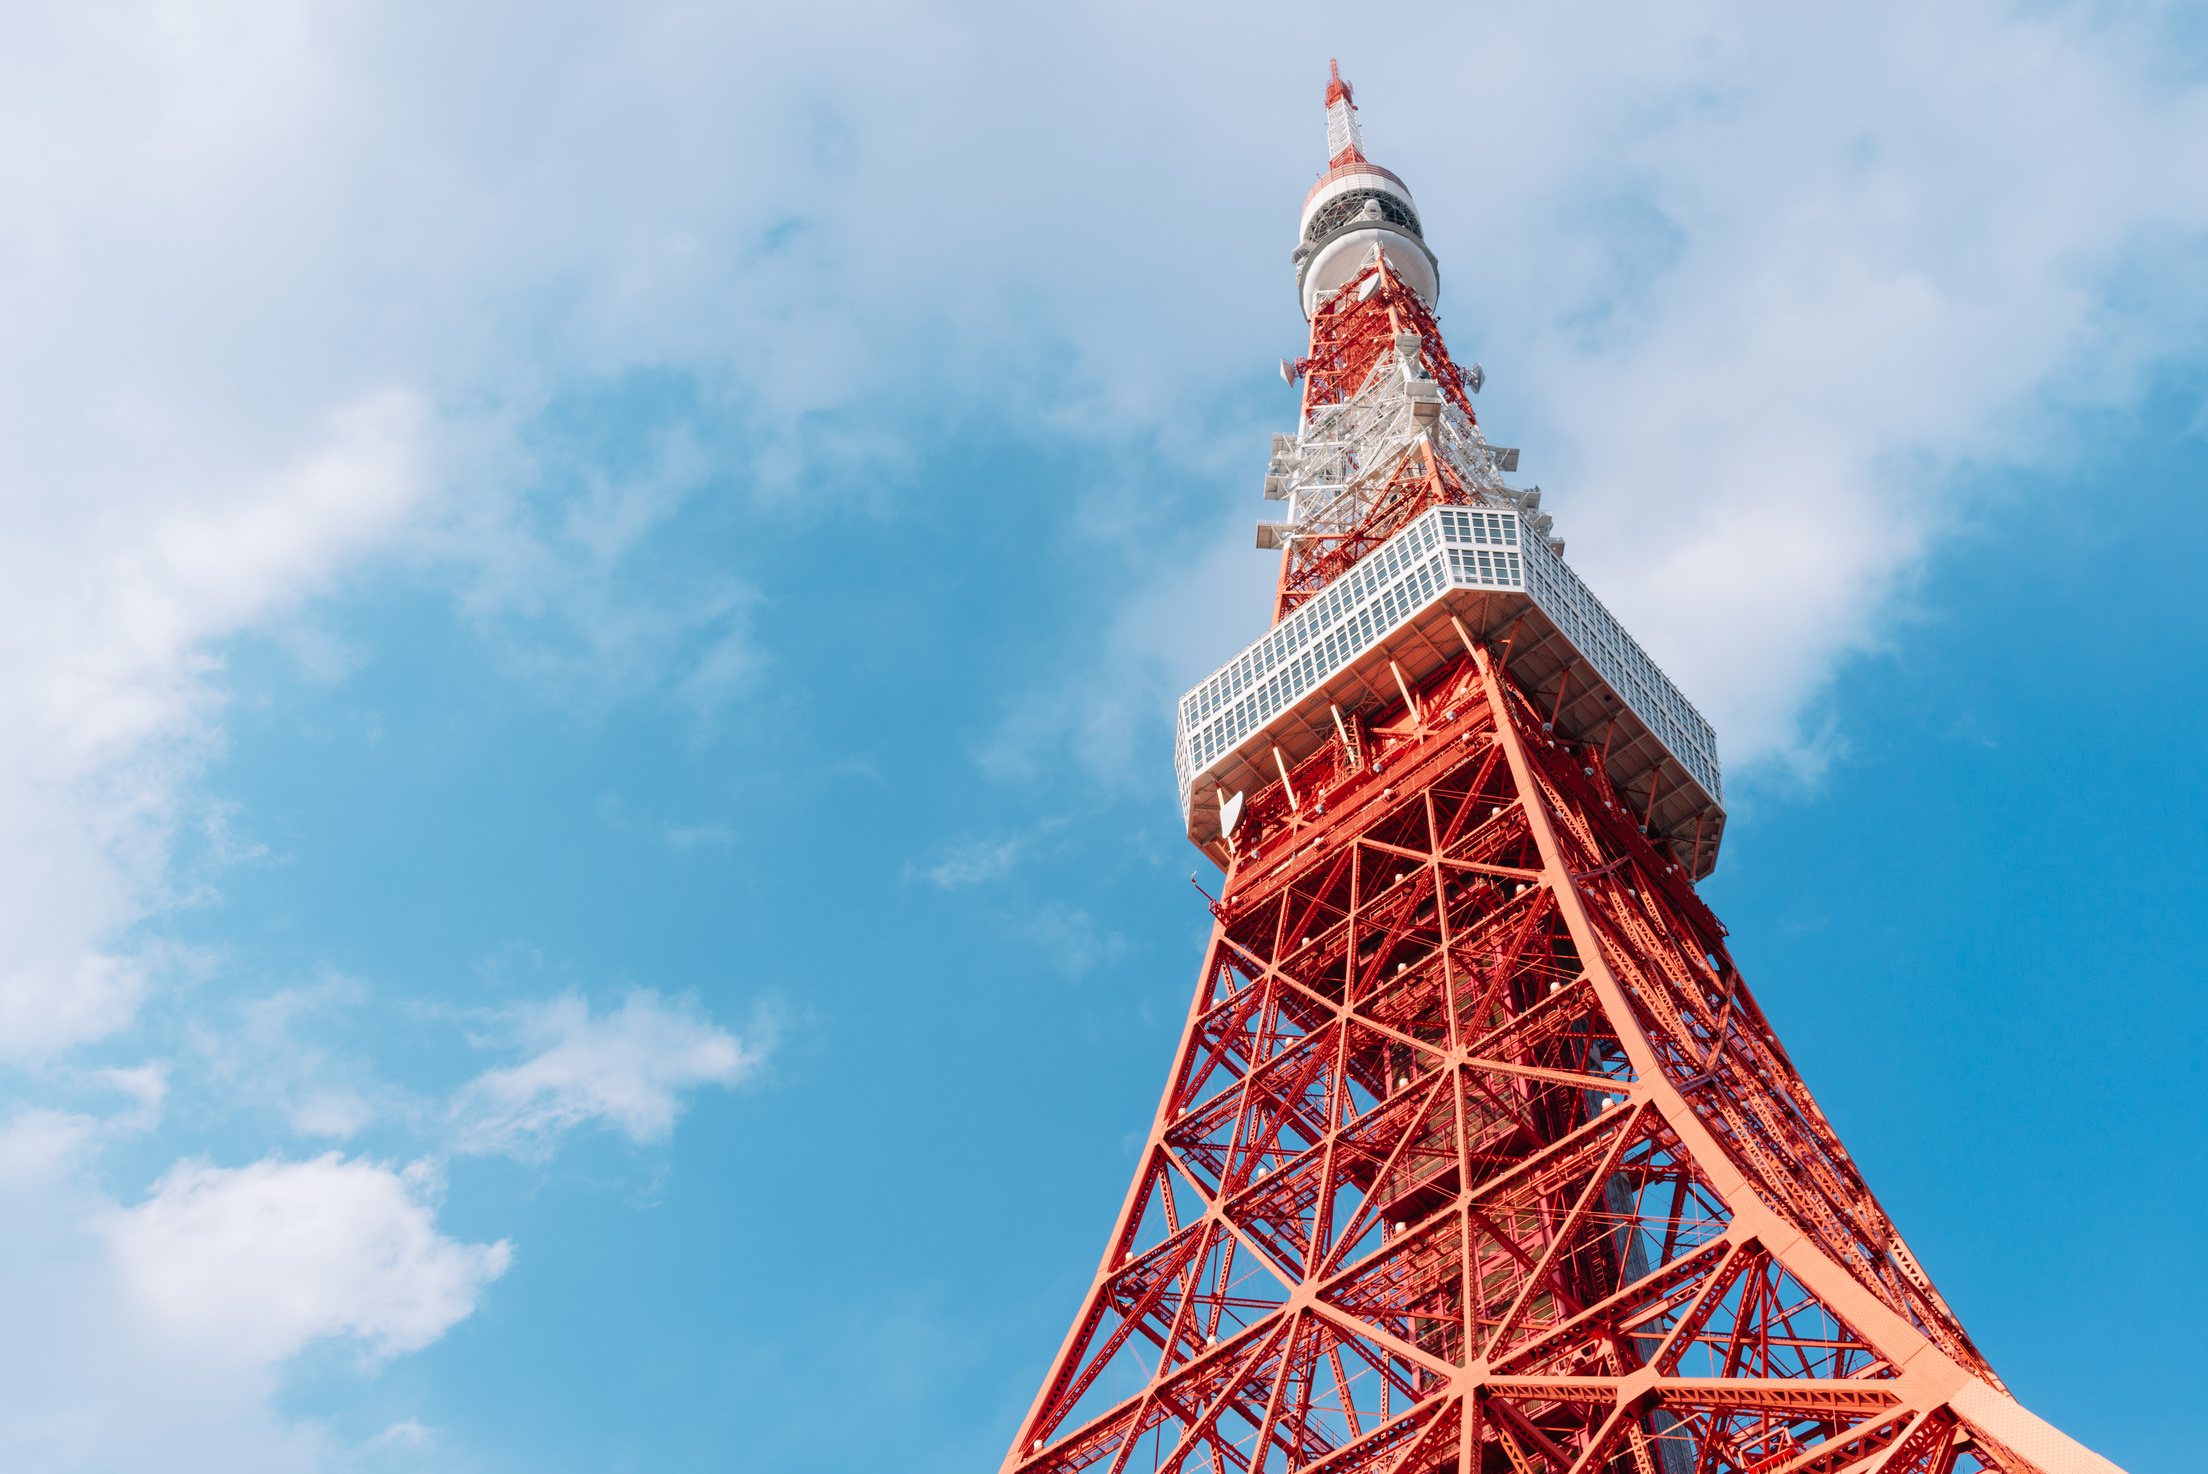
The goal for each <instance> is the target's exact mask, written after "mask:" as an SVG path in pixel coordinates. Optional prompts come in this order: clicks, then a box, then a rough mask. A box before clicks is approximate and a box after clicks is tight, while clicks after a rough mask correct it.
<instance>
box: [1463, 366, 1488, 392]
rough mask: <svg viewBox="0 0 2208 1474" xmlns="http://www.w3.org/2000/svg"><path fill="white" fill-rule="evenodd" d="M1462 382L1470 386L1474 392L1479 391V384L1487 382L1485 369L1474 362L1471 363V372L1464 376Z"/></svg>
mask: <svg viewBox="0 0 2208 1474" xmlns="http://www.w3.org/2000/svg"><path fill="white" fill-rule="evenodd" d="M1464 382H1465V383H1466V384H1468V385H1470V386H1471V389H1472V392H1473V393H1474V394H1477V393H1479V392H1480V385H1482V384H1484V383H1486V382H1487V370H1485V369H1483V368H1481V367H1480V366H1479V365H1478V364H1476V363H1475V364H1474V365H1472V372H1470V373H1469V374H1466V375H1465V376H1464Z"/></svg>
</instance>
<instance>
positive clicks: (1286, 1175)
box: [1003, 292, 2115, 1474]
mask: <svg viewBox="0 0 2208 1474" xmlns="http://www.w3.org/2000/svg"><path fill="white" fill-rule="evenodd" d="M1344 295H1345V296H1347V295H1349V294H1347V293H1345V294H1344ZM1406 297H1410V294H1409V293H1407V292H1399V293H1392V294H1386V295H1385V296H1383V295H1378V294H1376V295H1375V296H1374V297H1373V298H1371V299H1370V300H1369V301H1367V302H1365V303H1359V304H1355V305H1353V306H1352V307H1350V308H1347V309H1343V310H1341V311H1336V312H1322V313H1321V314H1319V319H1318V321H1316V322H1315V323H1314V324H1313V328H1312V354H1311V356H1310V358H1309V359H1308V360H1306V366H1307V368H1308V369H1309V371H1310V372H1311V374H1312V379H1311V388H1310V389H1309V390H1308V391H1307V403H1310V402H1312V401H1311V400H1310V399H1309V398H1308V395H1313V394H1325V395H1336V396H1339V395H1341V394H1343V393H1345V392H1349V391H1351V390H1354V388H1355V387H1356V385H1357V383H1359V382H1361V376H1362V373H1363V372H1364V370H1365V369H1366V368H1369V367H1370V365H1371V362H1372V360H1373V358H1374V357H1376V356H1377V355H1378V353H1379V352H1380V351H1382V348H1383V347H1384V346H1392V344H1390V343H1389V340H1392V337H1393V334H1394V333H1395V332H1398V331H1417V332H1419V333H1420V334H1421V335H1422V337H1424V338H1426V339H1427V340H1428V349H1427V354H1428V356H1427V362H1428V363H1429V364H1434V365H1442V364H1446V363H1447V359H1446V356H1445V355H1444V354H1443V353H1442V352H1441V351H1440V338H1439V332H1438V329H1437V328H1436V327H1435V325H1434V323H1433V320H1432V317H1431V315H1430V314H1427V313H1425V310H1424V308H1423V307H1417V310H1416V312H1415V313H1413V312H1412V310H1411V309H1412V308H1413V307H1416V302H1415V298H1412V299H1411V301H1410V302H1409V303H1406V302H1405V301H1404V300H1403V299H1404V298H1406ZM1435 377H1436V378H1440V377H1441V373H1440V372H1439V370H1438V368H1437V370H1436V373H1435ZM1444 382H1450V383H1451V392H1452V393H1453V394H1455V395H1457V396H1458V397H1459V398H1460V400H1461V392H1462V391H1461V388H1459V387H1457V386H1456V385H1455V384H1454V383H1453V382H1452V381H1447V380H1445V381H1444ZM1344 386H1347V387H1346V389H1345V387H1344ZM1413 454H1414V459H1416V458H1417V456H1416V452H1414V453H1413ZM1423 459H1424V461H1425V462H1427V463H1428V466H1429V470H1428V471H1421V472H1419V473H1417V474H1416V475H1412V473H1409V472H1406V473H1405V474H1406V475H1409V476H1411V479H1412V481H1413V482H1417V481H1418V480H1419V477H1421V476H1424V477H1426V478H1427V480H1426V482H1425V483H1423V484H1425V485H1426V490H1425V491H1424V492H1421V491H1419V490H1418V489H1417V487H1416V486H1415V485H1410V486H1409V489H1408V490H1407V491H1406V501H1405V505H1409V504H1410V503H1411V502H1414V501H1415V500H1416V498H1417V497H1418V496H1419V495H1429V494H1441V493H1439V492H1437V491H1435V489H1434V486H1433V484H1432V483H1431V478H1430V465H1431V463H1432V462H1434V461H1435V460H1437V459H1438V458H1436V457H1434V456H1433V455H1432V454H1431V453H1430V448H1429V450H1428V453H1427V454H1426V455H1425V456H1424V457H1423ZM1407 485H1409V483H1407ZM1414 514H1415V513H1411V512H1406V513H1404V514H1403V515H1405V516H1408V515H1414ZM1388 515H1389V517H1390V519H1391V520H1390V521H1389V522H1388V524H1387V525H1388V526H1390V527H1391V528H1392V526H1393V525H1396V523H1397V522H1399V521H1400V520H1401V519H1400V518H1396V517H1395V516H1394V514H1393V513H1390V514H1388ZM1384 535H1385V533H1377V534H1376V537H1375V539H1374V540H1376V539H1377V536H1384ZM1360 552H1361V548H1359V547H1357V546H1354V545H1351V546H1344V547H1340V548H1337V549H1335V550H1333V552H1332V553H1328V554H1322V555H1321V556H1320V558H1319V559H1314V560H1313V561H1312V562H1311V563H1310V564H1308V565H1306V571H1307V572H1308V574H1309V576H1310V577H1313V578H1318V577H1320V576H1321V575H1322V574H1323V575H1324V576H1327V577H1330V576H1332V575H1331V573H1328V572H1327V571H1326V565H1325V564H1324V563H1323V561H1322V560H1323V558H1324V557H1327V556H1333V555H1334V554H1339V555H1340V557H1341V558H1342V560H1343V561H1344V563H1345V565H1346V562H1348V561H1353V560H1354V559H1355V558H1356V557H1357V556H1359V555H1360ZM1336 571H1338V570H1336ZM1303 576H1304V575H1302V574H1299V575H1298V577H1299V578H1301V577H1303ZM1289 583H1290V580H1289V575H1288V573H1287V572H1286V571H1284V573H1283V583H1282V588H1283V597H1284V598H1285V597H1286V594H1287V590H1288V589H1289ZM1296 587H1297V590H1298V591H1299V592H1301V591H1303V589H1304V586H1303V585H1302V584H1301V583H1298V584H1297V585H1296ZM1497 653H1498V652H1493V651H1490V650H1488V649H1487V648H1486V647H1485V646H1484V645H1478V644H1469V645H1466V646H1465V647H1464V648H1463V649H1462V650H1461V652H1460V653H1458V654H1456V655H1455V656H1454V658H1453V659H1452V660H1451V662H1450V663H1448V664H1446V665H1444V666H1443V667H1441V668H1440V669H1439V670H1437V671H1435V672H1434V673H1433V674H1431V675H1430V676H1429V677H1428V678H1427V679H1426V680H1425V681H1424V682H1423V683H1421V684H1420V685H1418V686H1416V687H1413V686H1410V685H1408V684H1406V685H1405V686H1404V689H1403V691H1402V693H1401V694H1402V695H1403V698H1404V699H1403V700H1402V701H1401V702H1399V703H1397V704H1395V705H1394V706H1392V707H1383V708H1381V709H1379V710H1378V711H1376V712H1373V713H1368V718H1367V719H1366V720H1361V721H1360V720H1354V719H1353V720H1352V721H1351V722H1350V723H1349V724H1348V725H1345V726H1343V727H1341V728H1340V729H1339V736H1338V738H1337V740H1336V742H1335V744H1334V745H1333V746H1332V747H1331V748H1329V749H1325V750H1322V751H1321V752H1320V753H1318V754H1317V755H1315V756H1313V757H1311V758H1309V759H1307V760H1306V761H1304V762H1303V763H1301V764H1300V765H1298V766H1297V767H1296V768H1295V769H1294V770H1293V771H1292V772H1291V771H1287V770H1285V768H1284V770H1283V771H1282V772H1281V774H1280V777H1279V780H1278V781H1277V782H1275V783H1273V784H1272V785H1271V786H1269V787H1265V788H1261V789H1258V790H1256V791H1254V792H1252V793H1251V794H1249V796H1248V807H1247V809H1246V810H1245V817H1244V819H1243V821H1242V824H1241V827H1240V829H1239V830H1238V832H1237V835H1236V840H1235V842H1236V845H1237V846H1238V847H1237V848H1236V849H1235V850H1234V851H1233V853H1232V855H1231V863H1230V866H1229V869H1228V874H1227V879H1226V885H1225V889H1224V891H1223V893H1222V896H1221V898H1220V900H1219V902H1218V903H1217V904H1216V905H1215V906H1214V908H1213V909H1214V913H1215V915H1216V917H1217V925H1216V926H1215V927H1214V929H1213V931H1212V935H1211V940H1210V943H1209V945H1208V947H1207V949H1206V952H1205V956H1204V961H1203V967H1202V971H1201V974H1200V976H1199V981H1198V986H1197V990H1196V996H1195V999H1194V1001H1193V1002H1192V1004H1191V1006H1190V1010H1189V1015H1188V1023H1187V1027H1186V1029H1185V1031H1184V1033H1183V1035H1182V1038H1181V1043H1180V1047H1179V1050H1178V1052H1177V1054H1176V1055H1175V1058H1174V1064H1173V1070H1172V1074H1171V1076H1170V1077H1169V1079H1168V1081H1167V1083H1166V1088H1165V1093H1164V1096H1163V1098H1162V1099H1161V1101H1160V1102H1159V1106H1158V1112H1157V1115H1156V1118H1155V1120H1154V1121H1153V1123H1152V1126H1151V1129H1150V1132H1149V1136H1148V1139H1147V1141H1146V1142H1145V1144H1144V1146H1143V1149H1142V1155H1141V1159H1140V1164H1139V1166H1138V1168H1137V1170H1136V1173H1135V1178H1134V1182H1133V1185H1132V1187H1131V1188H1130V1190H1129V1193H1128V1197H1127V1201H1126V1205H1125V1207H1124V1208H1123V1209H1122V1211H1121V1213H1120V1216H1119V1220H1118V1222H1117V1223H1116V1224H1115V1225H1114V1227H1113V1229H1112V1233H1111V1237H1110V1239H1109V1241H1108V1243H1107V1246H1106V1249H1105V1252H1104V1257H1103V1260H1102V1262H1101V1263H1100V1264H1099V1266H1098V1268H1097V1272H1096V1276H1095V1280H1094V1282H1093V1284H1092V1286H1091V1288H1090V1290H1089V1292H1088V1294H1087V1295H1086V1297H1085V1298H1084V1300H1083V1303H1082V1307H1081V1310H1080V1313H1079V1315H1078V1317H1077V1318H1076V1320H1075V1322H1074V1325H1073V1328H1072V1330H1071V1331H1070V1332H1069V1334H1068V1335H1067V1337H1066V1340H1065V1343H1064V1346H1063V1347H1062V1349H1061V1350H1060V1352H1059V1354H1058V1356H1057V1358H1056V1359H1055V1361H1054V1362H1053V1363H1052V1365H1051V1369H1050V1372H1049V1375H1048V1377H1047V1379H1046V1380H1045V1382H1044V1384H1043V1387H1042V1390H1041V1392H1040V1393H1039V1394H1038V1396H1037V1398H1036V1400H1035V1403H1034V1406H1033V1407H1032V1409H1031V1410H1030V1411H1029V1413H1028V1415H1027V1417H1026V1418H1024V1419H1023V1420H1022V1422H1021V1424H1020V1428H1019V1432H1018V1436H1017V1438H1016V1441H1015V1442H1014V1445H1013V1447H1012V1449H1011V1450H1010V1452H1009V1453H1008V1454H1007V1455H1006V1457H1005V1460H1004V1464H1003V1468H1004V1470H1005V1471H1006V1474H1013V1471H1020V1474H1026V1471H1035V1474H1042V1471H1051V1474H1071V1471H1078V1470H1094V1471H1098V1474H1127V1471H1135V1470H1141V1471H1146V1474H1181V1471H1186V1474H1197V1471H1205V1474H1228V1471H1239V1474H1248V1471H1257V1470H1265V1471H1280V1474H1291V1471H1309V1474H1321V1471H1324V1474H1427V1471H1440V1470H1454V1471H1458V1474H1591V1471H1596V1470H1603V1471H1609V1474H1872V1471H1879V1474H1958V1471H1961V1474H1970V1471H1975V1470H1998V1471H2002V1474H2033V1471H2039V1474H2068V1471H2091V1474H2114V1470H2115V1466H2114V1465H2112V1464H2110V1463H2108V1462H2107V1461H2106V1460H2104V1459H2101V1458H2100V1457H2099V1456H2097V1455H2095V1454H2093V1453H2091V1452H2090V1451H2088V1450H2086V1449H2084V1448H2082V1447H2081V1446H2079V1445H2078V1444H2076V1443H2074V1442H2072V1441H2071V1440H2069V1439H2068V1438H2066V1437H2064V1436H2063V1435H2062V1434H2061V1433H2059V1432H2057V1431H2056V1430H2055V1429H2053V1428H2052V1427H2050V1426H2049V1425H2048V1424H2046V1423H2044V1422H2042V1421H2041V1420H2039V1419H2038V1418H2036V1417H2034V1416H2033V1415H2032V1414H2030V1413H2029V1412H2027V1411H2025V1410H2024V1409H2023V1408H2022V1407H2021V1406H2019V1405H2018V1404H2017V1403H2016V1401H2015V1400H2014V1399H2013V1398H2012V1397H2011V1396H2010V1395H2009V1393H2008V1391H2007V1389H2006V1388H2005V1387H2003V1385H2002V1384H2001V1382H2000V1380H1999V1378H1998V1377H1996V1376H1995V1374H1994V1372H1993V1370H1992V1369H1991V1368H1990V1367H1989V1366H1988V1365H1987V1364H1986V1361H1985V1358H1984V1357H1983V1356H1982V1355H1980V1353H1979V1351H1978V1349H1977V1348H1976V1347H1975V1346H1974V1345H1973V1344H1972V1343H1971V1340H1970V1337H1969V1335H1968V1334H1967V1333H1966V1332H1965V1331H1964V1330H1963V1328H1962V1325H1961V1324H1960V1322H1959V1321H1958V1320H1957V1319H1956V1317H1955V1315H1954V1313H1953V1312H1952V1311H1951V1310H1950V1308H1949V1307H1948V1305H1947V1304H1946V1302H1945V1301H1943V1300H1942V1299H1941V1298H1940V1295H1939V1293H1938V1291H1937V1290H1935V1289H1934V1288H1933V1286H1932V1283H1931V1281H1930V1280H1929V1279H1928V1278H1927V1277H1926V1276H1925V1275H1924V1273H1923V1271H1922V1270H1921V1269H1920V1268H1919V1267H1918V1266H1917V1264H1916V1262H1915V1261H1914V1259H1913V1258H1912V1257H1911V1256H1910V1254H1909V1251H1908V1249H1907V1248H1906V1247H1905V1246H1904V1245H1903V1243H1902V1240H1901V1237H1900V1235H1899V1233H1898V1232H1897V1231H1896V1230H1895V1228H1894V1225H1893V1223H1892V1221H1891V1220H1890V1219H1889V1218H1888V1217H1887V1215H1886V1213H1885V1210H1884V1209H1882V1208H1881V1207H1880V1206H1879V1203H1878V1201H1877V1199H1876V1198H1875V1197H1874V1196H1873V1195H1872V1193H1871V1191H1870V1189H1869V1187H1868V1186H1867V1185H1866V1184H1865V1183H1864V1181H1863V1178H1862V1176H1861V1174H1860V1173H1859V1172H1858V1171H1857V1169H1856V1166H1855V1163H1854V1162H1853V1161H1852V1160H1851V1159H1850V1157H1849V1156H1848V1153H1847V1150H1846V1148H1845V1147H1843V1146H1842V1145H1841V1143H1840V1140H1839V1138H1838V1136H1837V1135H1835V1134H1834V1132H1833V1130H1832V1128H1831V1127H1830V1125H1829V1124H1828V1123H1827V1122H1826V1120H1825V1117H1824V1114H1823V1112H1821V1111H1820V1110H1819V1109H1818V1108H1817V1103H1816V1101H1815V1100H1814V1099H1813V1098H1812V1097H1811V1095H1810V1092H1809V1089H1808V1087H1807V1086H1806V1085H1805V1084H1804V1083H1803V1081H1802V1079H1801V1077H1800V1075H1799V1074H1798V1073H1797V1072H1796V1070H1795V1068H1794V1065H1793V1062H1792V1061H1791V1060H1790V1059H1789V1058H1788V1057H1787V1054H1786V1051H1785V1049H1784V1048H1783V1047H1782V1046H1781V1045H1780V1043H1779V1040H1778V1037H1777V1035H1776V1034H1775V1033H1774V1032H1773V1031H1772V1029H1771V1025H1770V1023H1769V1021H1768V1020H1767V1019H1766V1018H1765V1017H1764V1015H1763V1012H1762V1010H1761V1009H1760V1008H1758V1007H1757V1004H1756V1001H1755V997H1754V994H1753V993H1752V992H1751V991H1750V990H1749V988H1748V986H1747V984H1746V983H1745V982H1744V981H1743V980H1742V978H1741V976H1740V973H1739V970H1738V969H1737V968H1736V967H1735V966H1734V964H1733V962H1732V959H1731V957H1730V956H1729V955H1728V953H1727V951H1726V947H1725V929H1724V927H1723V926H1721V925H1720V924H1719V923H1718V921H1717V918H1716V917H1715V916H1713V915H1712V914H1711V913H1710V911H1709V909H1708V908H1707V907H1706V906H1704V905H1703V903H1702V901H1701V899H1700V897H1699V896H1698V895H1697V894H1696V893H1695V891H1694V889H1693V887H1692V886H1691V885H1690V884H1689V883H1688V882H1687V881H1686V879H1684V878H1683V876H1682V875H1681V873H1680V872H1679V870H1678V869H1677V868H1676V867H1675V866H1674V865H1672V864H1671V863H1670V862H1669V860H1668V858H1667V857H1665V856H1662V855H1659V853H1658V852H1657V851H1656V850H1655V849H1653V848H1652V847H1651V846H1650V843H1649V841H1648V839H1647V838H1645V837H1644V836H1643V835H1642V834H1641V833H1640V832H1639V827H1638V823H1637V820H1636V818H1635V816H1634V811H1633V807H1632V805H1631V804H1630V803H1629V802H1628V800H1627V798H1626V797H1625V796H1623V795H1620V794H1618V793H1616V792H1614V791H1612V789H1611V787H1610V784H1609V779H1608V775H1607V772H1606V769H1605V767H1604V764H1603V762H1602V761H1601V760H1600V757H1599V753H1598V751H1597V748H1598V746H1599V742H1600V735H1601V734H1600V733H1599V732H1598V733H1591V734H1583V735H1581V736H1571V735H1567V734H1566V733H1564V732H1562V731H1560V730H1559V731H1550V730H1546V729H1545V725H1544V724H1545V721H1553V717H1552V716H1551V715H1550V713H1548V712H1546V711H1544V710H1543V709H1542V708H1541V707H1540V706H1539V705H1537V704H1536V703H1535V701H1534V700H1533V698H1532V697H1531V695H1530V693H1528V692H1525V691H1522V690H1520V689H1519V688H1518V687H1517V685H1516V684H1515V682H1514V681H1513V680H1512V679H1511V678H1510V676H1509V675H1508V674H1507V673H1506V672H1505V671H1504V669H1503V668H1502V665H1501V662H1500V661H1499V660H1498V659H1497ZM1588 738H1592V739H1593V741H1589V740H1587V739H1588Z"/></svg>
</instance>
